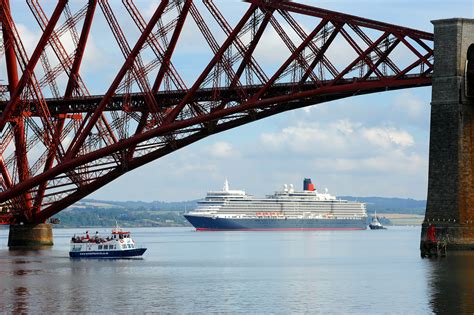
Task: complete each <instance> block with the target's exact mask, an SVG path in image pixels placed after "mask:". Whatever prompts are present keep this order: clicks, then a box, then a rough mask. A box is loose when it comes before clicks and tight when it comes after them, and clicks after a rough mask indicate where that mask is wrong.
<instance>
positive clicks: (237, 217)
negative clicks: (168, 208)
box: [184, 178, 367, 231]
mask: <svg viewBox="0 0 474 315" xmlns="http://www.w3.org/2000/svg"><path fill="white" fill-rule="evenodd" d="M184 217H185V218H186V219H187V220H188V221H189V222H190V223H191V224H192V225H193V226H194V227H195V228H196V230H198V231H206V230H211V231H222V230H247V231H248V230H254V231H269V230H365V229H367V222H366V220H367V213H366V209H365V204H364V203H360V202H352V201H347V200H339V199H337V198H336V197H335V196H332V195H330V194H329V193H328V192H327V189H326V192H325V193H320V192H318V190H316V189H315V187H314V184H313V183H312V182H311V179H309V178H307V179H305V181H304V184H303V191H295V190H294V189H293V185H290V186H289V187H288V185H284V188H283V190H281V191H277V192H275V194H273V195H270V196H267V197H266V198H256V197H254V196H251V195H247V194H246V193H245V191H243V190H231V189H229V183H228V182H227V180H226V181H225V183H224V188H223V190H221V191H210V192H208V193H207V196H206V198H205V199H204V200H203V201H200V202H198V207H197V208H196V209H195V210H194V211H190V212H188V213H186V214H185V215H184Z"/></svg>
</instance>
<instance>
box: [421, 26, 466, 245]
mask: <svg viewBox="0 0 474 315" xmlns="http://www.w3.org/2000/svg"><path fill="white" fill-rule="evenodd" d="M433 24H434V28H435V41H434V47H435V49H434V51H435V64H434V76H433V92H432V103H431V131H430V153H429V157H430V161H429V182H428V201H427V208H426V215H425V220H424V222H423V225H422V233H421V248H423V244H424V243H425V242H426V230H427V228H428V226H429V225H430V224H432V225H434V226H435V228H436V236H437V238H438V239H445V240H446V241H447V242H448V249H474V98H472V97H468V96H467V90H466V75H465V73H466V58H467V52H468V48H469V47H470V46H471V45H472V44H473V43H474V20H472V19H449V20H437V21H433Z"/></svg>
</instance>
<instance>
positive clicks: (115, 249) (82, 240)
mask: <svg viewBox="0 0 474 315" xmlns="http://www.w3.org/2000/svg"><path fill="white" fill-rule="evenodd" d="M145 251H146V248H143V247H138V246H137V245H136V243H135V241H134V240H133V239H132V238H131V237H130V232H127V231H123V230H122V229H121V228H119V227H118V226H117V227H116V228H114V229H113V230H112V234H111V235H110V236H108V237H101V236H100V235H99V232H96V233H95V235H94V236H90V235H89V231H86V233H85V235H83V236H76V235H74V236H73V237H72V239H71V250H70V251H69V257H71V258H127V257H137V256H142V255H143V253H145Z"/></svg>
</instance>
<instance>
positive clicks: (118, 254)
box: [69, 248, 146, 258]
mask: <svg viewBox="0 0 474 315" xmlns="http://www.w3.org/2000/svg"><path fill="white" fill-rule="evenodd" d="M145 251H146V248H135V249H126V250H111V251H88V252H69V257H71V258H126V257H137V256H141V255H143V253H145Z"/></svg>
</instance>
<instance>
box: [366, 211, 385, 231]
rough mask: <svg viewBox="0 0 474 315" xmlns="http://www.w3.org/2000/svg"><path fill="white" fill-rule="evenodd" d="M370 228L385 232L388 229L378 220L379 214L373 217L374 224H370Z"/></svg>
mask: <svg viewBox="0 0 474 315" xmlns="http://www.w3.org/2000/svg"><path fill="white" fill-rule="evenodd" d="M369 228H370V229H371V230H385V229H386V227H384V226H383V225H382V223H380V221H379V220H378V218H377V213H375V214H374V216H373V217H372V222H370V224H369Z"/></svg>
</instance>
